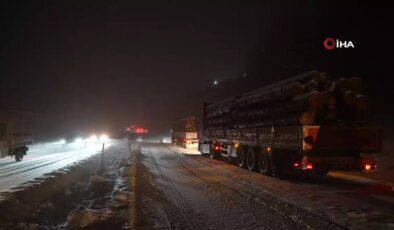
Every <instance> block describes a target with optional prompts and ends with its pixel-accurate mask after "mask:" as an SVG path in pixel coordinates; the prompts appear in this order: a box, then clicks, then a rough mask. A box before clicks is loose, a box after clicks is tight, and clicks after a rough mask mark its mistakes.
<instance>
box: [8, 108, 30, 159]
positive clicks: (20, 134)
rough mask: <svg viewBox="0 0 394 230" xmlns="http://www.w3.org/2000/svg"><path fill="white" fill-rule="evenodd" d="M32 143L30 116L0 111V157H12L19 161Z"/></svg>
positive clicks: (26, 113)
mask: <svg viewBox="0 0 394 230" xmlns="http://www.w3.org/2000/svg"><path fill="white" fill-rule="evenodd" d="M32 143H33V135H32V114H31V113H28V112H21V111H0V156H1V157H2V158H3V157H6V156H14V157H15V160H16V161H21V160H22V159H23V156H24V155H26V152H27V151H28V149H29V148H28V145H30V144H32Z"/></svg>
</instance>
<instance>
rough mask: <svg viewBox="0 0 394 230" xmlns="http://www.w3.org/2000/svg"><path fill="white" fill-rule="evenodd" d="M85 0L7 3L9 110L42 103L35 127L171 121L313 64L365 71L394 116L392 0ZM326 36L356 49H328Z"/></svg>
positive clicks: (378, 113) (4, 93) (2, 70)
mask: <svg viewBox="0 0 394 230" xmlns="http://www.w3.org/2000/svg"><path fill="white" fill-rule="evenodd" d="M88 2H89V1H84V3H77V1H54V0H51V1H33V0H32V1H24V2H23V3H21V2H18V1H9V2H8V3H1V4H2V5H1V15H0V30H1V37H0V55H1V62H0V79H1V82H0V87H1V88H0V89H1V94H0V96H1V98H0V103H1V108H2V109H18V110H27V111H32V112H34V113H35V114H36V116H37V120H38V122H37V124H38V126H37V127H38V128H37V133H38V134H37V135H38V136H40V135H42V136H61V135H63V134H66V133H76V132H91V131H94V130H114V129H118V128H121V127H123V126H125V125H127V124H132V123H133V124H139V125H143V126H146V127H147V128H148V129H150V130H152V131H154V132H162V131H168V130H169V129H170V128H171V121H172V119H173V118H175V117H184V116H190V115H199V114H200V112H201V108H202V103H203V102H204V101H214V100H219V99H222V98H224V97H226V96H229V95H232V94H233V93H234V92H235V91H234V88H237V87H234V86H238V85H239V86H240V87H238V88H237V89H236V91H237V92H238V91H239V92H242V91H244V90H247V89H252V88H256V87H259V86H263V85H264V84H267V83H270V82H273V81H275V80H278V79H283V78H286V77H289V76H292V75H296V74H298V73H301V72H303V71H308V70H311V69H317V70H320V71H326V72H328V73H332V74H333V75H334V76H360V77H362V78H364V79H365V81H366V82H367V84H366V85H367V87H366V90H367V92H368V95H369V96H370V100H371V103H372V108H373V111H374V112H373V114H372V117H373V118H374V119H377V120H379V121H385V122H390V120H391V119H390V118H391V117H392V116H393V114H392V112H391V111H390V110H392V109H387V99H388V98H391V99H392V98H394V97H393V93H392V87H393V84H391V83H390V82H392V80H391V78H392V77H393V76H394V75H393V70H392V69H393V68H392V61H393V58H392V53H393V51H394V49H393V45H392V43H393V41H394V40H393V36H392V35H391V34H390V32H391V31H392V30H393V26H392V22H391V16H390V14H392V12H393V11H392V9H391V7H389V6H388V5H383V4H382V5H377V4H376V5H372V4H371V3H363V4H358V3H357V2H356V1H351V2H350V3H348V4H346V5H344V4H340V3H333V2H329V3H327V4H322V3H320V4H316V3H314V2H315V1H303V2H298V3H297V4H295V3H292V4H290V3H287V4H284V2H283V3H282V4H278V3H273V2H276V1H272V2H271V1H267V2H265V3H262V2H263V1H256V2H254V3H252V2H249V3H247V4H245V3H242V1H240V2H238V3H237V2H231V3H229V2H228V3H215V4H213V3H205V2H204V1H200V2H199V3H188V4H186V3H178V2H177V1H167V2H166V3H164V1H162V2H161V3H160V4H159V3H153V2H150V3H137V1H107V2H104V1H90V4H89V3H88ZM144 2H148V1H144ZM179 2H181V1H179ZM292 2H295V1H292ZM326 37H334V38H339V39H342V40H352V41H353V42H354V44H355V46H356V47H355V49H336V50H334V51H327V50H325V49H324V48H323V40H324V39H325V38H326ZM244 73H245V74H246V77H245V79H242V76H243V74H244ZM240 79H242V80H243V82H240V81H242V80H240ZM214 80H218V82H219V84H218V86H217V87H213V86H212V82H213V81H214ZM238 83H239V84H238ZM241 86H242V87H241ZM240 88H241V89H240ZM384 106H386V107H385V108H383V107H384ZM391 123H392V122H391Z"/></svg>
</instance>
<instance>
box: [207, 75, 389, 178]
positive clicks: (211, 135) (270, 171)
mask: <svg viewBox="0 0 394 230" xmlns="http://www.w3.org/2000/svg"><path fill="white" fill-rule="evenodd" d="M367 114H368V104H367V99H366V97H365V96H364V95H363V94H362V81H361V79H360V78H356V77H353V78H349V79H344V78H341V79H339V80H336V81H332V80H330V78H329V77H328V75H327V74H325V73H320V72H318V71H310V72H307V73H304V74H301V75H298V76H295V77H292V78H289V79H287V80H283V81H280V82H278V83H275V84H272V85H269V86H266V87H263V88H260V89H257V90H254V91H251V92H247V93H244V94H242V95H238V96H235V97H232V98H228V99H226V100H223V101H219V102H216V103H210V104H209V103H206V104H205V105H204V109H203V119H202V132H201V137H200V140H199V150H200V151H201V153H202V154H204V155H209V156H210V157H211V158H214V159H217V158H227V159H228V160H230V161H233V162H236V163H237V164H238V166H239V167H242V168H247V169H249V170H258V171H260V172H261V173H263V174H267V175H278V174H280V173H283V172H285V171H294V170H299V171H309V172H312V173H314V174H320V175H324V174H326V173H327V172H328V171H329V170H351V171H361V170H366V171H369V170H375V169H376V162H375V161H374V159H373V158H372V157H370V155H369V156H368V157H365V156H364V157H362V156H361V154H362V153H363V155H365V154H368V153H378V152H380V151H381V130H380V128H379V127H375V126H372V125H370V124H369V123H368V121H367V119H366V117H367ZM364 153H365V154H364Z"/></svg>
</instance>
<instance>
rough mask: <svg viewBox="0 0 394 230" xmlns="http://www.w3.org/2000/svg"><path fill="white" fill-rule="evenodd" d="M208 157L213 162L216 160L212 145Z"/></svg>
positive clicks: (216, 155)
mask: <svg viewBox="0 0 394 230" xmlns="http://www.w3.org/2000/svg"><path fill="white" fill-rule="evenodd" d="M209 157H210V158H211V159H214V160H216V159H218V154H217V153H216V152H215V150H214V148H213V146H212V145H211V148H210V149H209Z"/></svg>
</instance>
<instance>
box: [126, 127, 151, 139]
mask: <svg viewBox="0 0 394 230" xmlns="http://www.w3.org/2000/svg"><path fill="white" fill-rule="evenodd" d="M126 132H127V137H128V139H129V140H132V141H135V140H136V139H137V138H138V137H143V136H145V135H146V134H147V133H148V130H147V129H146V128H143V127H139V126H135V125H131V126H129V127H127V129H126Z"/></svg>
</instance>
